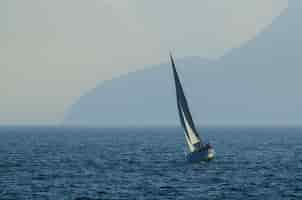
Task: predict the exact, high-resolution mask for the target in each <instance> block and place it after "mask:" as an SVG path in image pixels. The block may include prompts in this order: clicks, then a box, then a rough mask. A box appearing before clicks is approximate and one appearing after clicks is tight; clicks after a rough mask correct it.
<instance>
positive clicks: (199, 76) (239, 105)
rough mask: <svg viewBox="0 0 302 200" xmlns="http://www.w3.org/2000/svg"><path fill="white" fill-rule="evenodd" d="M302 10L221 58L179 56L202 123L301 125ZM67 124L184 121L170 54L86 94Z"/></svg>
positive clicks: (292, 9)
mask: <svg viewBox="0 0 302 200" xmlns="http://www.w3.org/2000/svg"><path fill="white" fill-rule="evenodd" d="M301 10H302V2H301V1H297V0H295V1H290V2H289V8H288V10H287V11H285V12H284V13H283V14H282V15H281V16H279V17H277V18H276V19H275V20H274V21H273V23H272V24H271V25H270V26H269V27H267V28H266V29H265V30H264V31H263V32H262V33H260V34H259V35H258V36H257V37H255V38H254V39H252V40H251V41H249V42H247V43H245V44H243V45H242V46H241V47H240V48H237V49H232V50H230V51H229V52H227V53H226V54H225V55H224V56H223V57H221V58H220V59H218V60H205V59H202V58H199V57H186V58H181V59H180V58H176V65H177V69H178V71H179V74H180V78H181V81H182V83H183V86H184V90H185V93H186V96H187V98H188V101H189V104H190V107H191V111H192V113H193V117H194V119H195V121H196V122H197V123H198V124H200V125H208V124H218V125H219V124H221V125H224V124H230V125H243V124H248V125H250V124H255V125H257V124H260V125H265V124H268V125H271V124H275V125H290V124H302V92H301V89H300V85H301V83H302V82H301V74H302V68H301V66H302V61H301V59H302V51H301V50H302V39H301V36H302V23H301V18H302V14H301ZM176 52H177V49H176ZM167 54H168V53H167ZM65 123H67V124H77V125H98V126H112V125H119V126H125V125H137V126H143V125H170V124H177V123H178V116H177V110H176V99H175V91H174V85H173V77H172V73H171V68H170V63H168V55H167V63H163V64H160V65H156V66H153V67H149V68H147V69H145V70H141V71H137V72H133V73H130V74H128V75H124V76H121V77H120V78H116V79H113V80H111V81H106V82H104V83H102V84H100V85H99V86H98V87H96V88H95V89H93V90H91V91H90V92H89V93H87V94H85V95H84V96H82V97H80V98H79V99H78V100H77V101H76V102H75V103H74V104H73V105H72V106H71V107H70V108H69V109H68V110H67V111H66V118H65Z"/></svg>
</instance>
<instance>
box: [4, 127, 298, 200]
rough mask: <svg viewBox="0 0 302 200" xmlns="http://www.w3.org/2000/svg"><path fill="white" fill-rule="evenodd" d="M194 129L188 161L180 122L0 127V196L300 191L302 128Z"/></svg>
mask: <svg viewBox="0 0 302 200" xmlns="http://www.w3.org/2000/svg"><path fill="white" fill-rule="evenodd" d="M199 130H200V133H201V135H202V137H203V138H204V139H205V140H207V141H210V142H211V144H212V146H213V147H214V148H215V151H216V157H215V159H214V160H212V161H210V162H200V163H194V164H193V163H189V162H187V161H186V159H185V154H186V152H187V147H186V144H185V139H184V134H183V132H182V130H181V128H179V127H157V128H155V127H146V128H84V127H81V128H80V127H73V128H72V127H1V128H0V199H1V200H2V199H3V200H15V199H20V200H32V199H34V200H36V199H37V200H44V199H45V200H46V199H47V200H48V199H50V200H64V199H66V200H97V199H98V200H99V199H108V200H110V199H115V200H120V199H121V200H123V199H130V200H136V199H142V200H143V199H148V200H149V199H150V200H154V199H163V200H168V199H183V200H187V199H188V200H189V199H207V200H208V199H217V200H218V199H231V200H236V199H238V200H251V199H255V200H256V199H257V200H259V199H265V200H278V199H300V200H301V199H302V128H295V127H290V128H289V127H235V128H234V127H201V128H199Z"/></svg>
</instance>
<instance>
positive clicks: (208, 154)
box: [187, 148, 215, 162]
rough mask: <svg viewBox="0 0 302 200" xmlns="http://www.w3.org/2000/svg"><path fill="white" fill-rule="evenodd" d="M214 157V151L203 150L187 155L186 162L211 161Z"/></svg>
mask: <svg viewBox="0 0 302 200" xmlns="http://www.w3.org/2000/svg"><path fill="white" fill-rule="evenodd" d="M214 156H215V151H214V149H212V148H210V149H205V150H201V151H195V152H191V153H189V154H188V155H187V160H188V161H189V162H200V161H209V160H212V159H213V158H214Z"/></svg>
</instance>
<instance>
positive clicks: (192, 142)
mask: <svg viewBox="0 0 302 200" xmlns="http://www.w3.org/2000/svg"><path fill="white" fill-rule="evenodd" d="M182 114H183V115H182V116H183V121H184V125H185V127H184V128H185V132H186V133H187V134H186V133H185V137H186V141H187V143H188V146H189V149H190V151H191V152H193V151H196V150H197V148H196V147H195V146H199V144H200V139H199V138H198V137H196V133H194V131H193V129H192V128H191V127H190V124H189V123H188V121H187V119H186V117H185V115H184V112H183V111H182Z"/></svg>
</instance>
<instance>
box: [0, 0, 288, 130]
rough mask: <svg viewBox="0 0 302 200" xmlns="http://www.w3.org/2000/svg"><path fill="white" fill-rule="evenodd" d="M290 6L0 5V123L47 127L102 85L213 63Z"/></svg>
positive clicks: (59, 0)
mask: <svg viewBox="0 0 302 200" xmlns="http://www.w3.org/2000/svg"><path fill="white" fill-rule="evenodd" d="M286 7H287V0H249V1H242V0H187V1H184V0H152V1H150V0H86V1H83V0H27V1H24V0H2V1H0V24H1V26H0V44H1V45H0V80H1V85H0V124H7V123H9V124H14V123H18V124H35V123H39V124H44V123H45V124H49V123H50V124H51V123H56V122H58V121H60V120H61V119H62V117H63V114H64V111H65V109H66V108H67V107H68V106H70V104H71V103H73V101H74V100H75V99H76V98H77V97H78V96H80V95H81V94H83V93H84V92H86V91H88V90H89V89H91V88H93V87H95V86H96V84H97V83H100V82H101V81H102V80H107V79H111V78H112V77H116V76H119V75H121V74H125V73H127V72H129V71H135V70H137V69H140V68H142V67H144V66H145V65H146V64H156V63H160V62H163V61H167V54H168V51H169V50H170V49H172V50H173V51H174V52H175V54H176V56H177V57H183V56H196V55H198V56H202V57H205V58H215V57H218V56H220V55H222V54H223V53H224V52H225V50H227V49H229V48H232V47H237V46H239V45H240V44H241V43H243V42H245V41H247V40H249V39H251V38H252V37H253V36H255V34H257V33H258V32H259V31H260V30H261V29H262V28H264V27H265V26H267V25H268V24H270V23H271V21H272V19H273V18H274V17H275V16H277V15H279V14H280V12H282V11H283V10H284V9H285V8H286Z"/></svg>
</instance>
